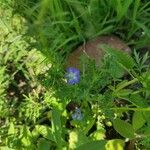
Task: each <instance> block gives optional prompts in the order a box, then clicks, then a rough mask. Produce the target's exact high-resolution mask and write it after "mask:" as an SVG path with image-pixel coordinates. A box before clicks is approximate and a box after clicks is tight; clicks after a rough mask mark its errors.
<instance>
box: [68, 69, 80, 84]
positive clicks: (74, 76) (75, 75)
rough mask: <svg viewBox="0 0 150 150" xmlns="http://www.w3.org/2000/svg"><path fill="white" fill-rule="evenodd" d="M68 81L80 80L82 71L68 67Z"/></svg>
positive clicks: (73, 82) (71, 82) (75, 81)
mask: <svg viewBox="0 0 150 150" xmlns="http://www.w3.org/2000/svg"><path fill="white" fill-rule="evenodd" d="M66 78H67V83H69V84H76V83H78V82H79V81H80V71H79V70H78V69H76V68H73V67H69V68H67V74H66Z"/></svg>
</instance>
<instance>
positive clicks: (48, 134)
mask: <svg viewBox="0 0 150 150" xmlns="http://www.w3.org/2000/svg"><path fill="white" fill-rule="evenodd" d="M35 128H36V131H37V132H38V133H39V134H41V135H42V136H43V137H44V138H46V139H48V140H51V141H55V139H54V136H53V134H52V130H51V128H50V127H47V126H44V125H37V126H36V127H35Z"/></svg>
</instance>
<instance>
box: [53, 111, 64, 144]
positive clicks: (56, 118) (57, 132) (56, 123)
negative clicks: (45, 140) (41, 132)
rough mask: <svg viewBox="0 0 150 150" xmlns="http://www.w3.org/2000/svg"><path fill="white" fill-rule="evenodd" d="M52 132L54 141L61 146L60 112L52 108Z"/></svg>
mask: <svg viewBox="0 0 150 150" xmlns="http://www.w3.org/2000/svg"><path fill="white" fill-rule="evenodd" d="M52 133H53V135H54V138H55V142H56V143H57V144H58V145H59V146H60V147H61V142H62V137H61V134H62V128H61V119H60V112H59V110H57V109H53V110H52Z"/></svg>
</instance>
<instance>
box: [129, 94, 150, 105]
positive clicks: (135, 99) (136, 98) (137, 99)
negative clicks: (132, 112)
mask: <svg viewBox="0 0 150 150" xmlns="http://www.w3.org/2000/svg"><path fill="white" fill-rule="evenodd" d="M129 101H130V102H131V103H132V104H134V105H135V106H137V107H148V104H147V102H146V101H145V99H144V98H143V97H142V96H141V95H140V94H134V95H133V94H132V95H131V96H130V97H129Z"/></svg>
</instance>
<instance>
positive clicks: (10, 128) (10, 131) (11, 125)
mask: <svg viewBox="0 0 150 150" xmlns="http://www.w3.org/2000/svg"><path fill="white" fill-rule="evenodd" d="M10 134H15V127H14V124H13V123H12V122H11V123H10V126H9V129H8V135H10Z"/></svg>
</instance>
